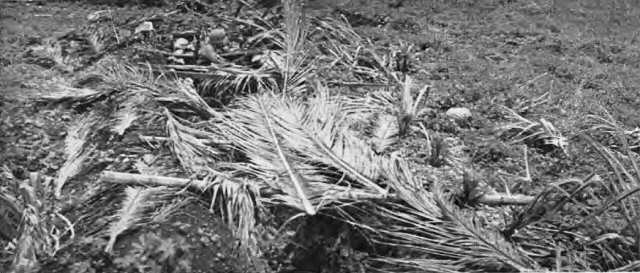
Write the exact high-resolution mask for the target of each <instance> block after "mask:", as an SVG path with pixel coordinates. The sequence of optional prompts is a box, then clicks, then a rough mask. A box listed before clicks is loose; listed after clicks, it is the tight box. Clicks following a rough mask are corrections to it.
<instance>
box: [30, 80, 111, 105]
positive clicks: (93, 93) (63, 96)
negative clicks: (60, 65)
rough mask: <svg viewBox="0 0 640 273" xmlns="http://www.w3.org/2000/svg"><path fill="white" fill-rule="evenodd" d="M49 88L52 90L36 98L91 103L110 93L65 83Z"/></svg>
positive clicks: (49, 100)
mask: <svg viewBox="0 0 640 273" xmlns="http://www.w3.org/2000/svg"><path fill="white" fill-rule="evenodd" d="M47 89H49V90H50V91H49V92H46V93H43V94H40V95H39V97H38V98H36V99H37V100H39V101H45V102H53V103H67V102H68V103H90V102H93V101H96V100H97V99H99V98H101V97H104V96H105V95H108V94H109V93H110V92H109V91H100V90H95V89H91V88H75V87H71V86H69V85H67V84H63V83H58V84H54V85H51V86H48V88H47Z"/></svg>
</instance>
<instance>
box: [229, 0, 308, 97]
mask: <svg viewBox="0 0 640 273" xmlns="http://www.w3.org/2000/svg"><path fill="white" fill-rule="evenodd" d="M302 6H303V2H302V1H295V0H286V1H283V12H284V14H283V15H284V27H283V28H276V27H274V26H272V25H271V24H269V23H268V22H265V21H262V20H256V21H257V23H256V22H251V21H246V20H238V21H240V22H241V23H245V24H248V25H250V26H253V27H255V28H257V29H258V30H259V31H260V33H258V34H256V35H254V36H253V37H250V38H249V39H248V40H249V41H250V42H252V43H257V42H270V43H272V44H275V45H276V46H277V47H278V48H279V50H275V51H267V52H265V54H263V55H259V56H256V58H254V59H255V60H260V61H261V62H262V63H263V69H267V70H271V69H274V70H275V71H277V72H278V74H279V77H280V79H279V80H281V82H279V87H280V91H281V92H282V93H283V94H294V95H299V94H301V93H303V92H305V91H306V90H307V88H306V87H305V84H304V83H305V81H307V79H308V78H309V76H310V72H311V71H312V70H313V65H312V64H311V63H310V61H309V57H308V56H309V54H307V52H306V49H305V42H306V40H307V24H306V23H307V22H306V18H305V14H304V10H303V8H302Z"/></svg>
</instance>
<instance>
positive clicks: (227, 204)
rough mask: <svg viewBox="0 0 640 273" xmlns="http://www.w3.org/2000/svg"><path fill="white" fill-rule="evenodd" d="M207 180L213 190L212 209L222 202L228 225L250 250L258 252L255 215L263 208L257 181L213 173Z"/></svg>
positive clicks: (222, 210)
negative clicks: (218, 202) (218, 201)
mask: <svg viewBox="0 0 640 273" xmlns="http://www.w3.org/2000/svg"><path fill="white" fill-rule="evenodd" d="M207 180H209V181H210V184H211V189H212V190H213V198H212V200H211V209H213V206H214V205H215V204H216V200H218V198H219V200H220V201H221V205H220V209H221V212H222V215H224V216H225V218H226V222H227V225H229V227H230V229H231V230H232V231H233V233H234V235H235V236H236V238H239V239H240V241H241V242H242V243H243V245H244V246H247V247H248V249H249V250H251V251H256V247H257V245H256V243H257V242H256V238H255V236H254V232H253V231H254V230H255V222H256V217H257V215H255V213H256V212H257V211H259V210H260V209H261V207H262V205H261V203H260V200H261V198H260V189H259V188H258V186H257V185H259V183H258V182H257V181H250V180H247V179H231V178H229V177H228V176H226V175H222V174H220V173H212V174H211V175H210V176H209V177H207Z"/></svg>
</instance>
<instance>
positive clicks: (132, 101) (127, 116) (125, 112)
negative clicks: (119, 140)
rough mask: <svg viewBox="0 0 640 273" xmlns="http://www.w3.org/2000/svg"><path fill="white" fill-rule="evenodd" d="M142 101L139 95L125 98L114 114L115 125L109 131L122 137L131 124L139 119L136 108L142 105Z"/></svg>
mask: <svg viewBox="0 0 640 273" xmlns="http://www.w3.org/2000/svg"><path fill="white" fill-rule="evenodd" d="M143 100H144V99H143V98H142V95H141V94H135V95H132V96H130V97H129V98H127V99H126V100H125V102H124V103H122V105H121V108H120V109H118V110H117V111H116V113H115V121H116V124H115V125H113V126H112V127H111V131H112V132H114V133H116V134H118V135H123V134H124V132H125V131H126V130H127V129H128V128H129V127H130V126H131V125H132V124H133V122H134V121H136V120H137V119H138V118H139V115H138V109H137V108H138V107H140V106H143V105H144V103H143Z"/></svg>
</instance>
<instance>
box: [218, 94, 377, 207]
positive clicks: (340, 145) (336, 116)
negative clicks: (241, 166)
mask: <svg viewBox="0 0 640 273" xmlns="http://www.w3.org/2000/svg"><path fill="white" fill-rule="evenodd" d="M322 93H324V92H323V91H319V92H318V94H319V95H318V96H317V97H315V98H312V99H309V100H308V101H307V102H304V101H300V100H296V99H291V98H286V97H285V98H282V97H279V96H276V95H275V94H269V93H267V94H262V95H254V96H251V97H248V98H246V99H244V100H241V101H238V103H237V104H236V105H235V107H234V108H233V109H232V110H230V112H229V113H228V118H227V120H226V121H225V124H224V126H223V127H224V128H223V129H221V130H222V131H223V132H224V135H226V136H228V138H229V141H230V142H231V143H234V145H236V146H237V147H238V148H239V149H240V150H241V151H242V152H243V153H244V154H245V155H246V156H247V157H248V158H249V160H250V162H251V164H250V166H249V167H248V168H247V169H246V170H242V171H248V172H250V173H253V174H255V175H256V176H257V177H260V178H261V180H263V181H265V182H266V183H267V184H269V185H271V186H272V187H274V188H277V189H280V190H282V191H283V192H284V193H286V194H285V195H276V196H272V198H276V199H279V202H284V203H286V204H289V205H292V204H296V203H297V204H300V205H302V204H301V203H300V200H299V195H300V194H299V190H297V189H296V187H298V186H297V185H296V184H294V183H298V184H299V185H300V186H301V187H302V188H306V189H303V190H302V191H303V192H304V193H305V196H306V198H308V199H310V203H312V204H318V202H320V200H325V201H323V202H327V203H331V201H330V200H332V199H331V198H330V196H327V195H326V194H325V192H323V191H324V190H327V189H328V188H331V187H327V186H323V183H331V180H330V179H328V177H327V176H326V175H328V174H331V173H334V174H333V175H332V176H335V177H340V176H342V175H344V176H345V177H346V178H349V180H350V182H351V183H354V185H353V186H357V187H354V189H356V190H357V189H358V188H359V187H360V189H362V190H365V191H369V193H379V194H384V193H386V191H385V190H384V189H383V188H381V187H380V186H378V185H377V184H376V182H375V180H376V179H377V178H378V177H379V176H380V175H381V167H380V166H381V162H384V158H382V157H380V156H377V155H376V154H375V152H374V151H373V150H372V149H371V148H370V147H369V145H368V144H367V143H366V142H364V141H362V140H360V139H358V138H357V137H355V136H353V135H350V134H349V133H348V132H346V131H345V130H343V129H347V128H345V126H346V124H344V123H343V120H344V119H343V115H341V108H340V105H339V104H338V103H337V102H335V101H332V100H331V99H330V98H329V97H328V95H327V94H325V95H321V94H322ZM262 109H264V110H262ZM266 109H269V110H266ZM265 113H266V114H265ZM265 116H268V118H269V122H266V121H265ZM256 121H263V122H256ZM274 135H275V136H277V137H274ZM274 139H277V141H278V143H277V145H275V144H274ZM285 159H286V162H285ZM323 165H324V166H329V167H330V168H331V169H327V168H321V167H318V166H323ZM298 177H301V179H299V178H298ZM301 181H303V182H301ZM287 185H288V186H287ZM327 185H329V186H330V185H331V184H327ZM291 196H294V197H295V198H294V199H291ZM295 200H298V201H297V202H296V201H295ZM274 201H275V200H274ZM296 207H300V208H303V209H306V208H304V207H303V206H296Z"/></svg>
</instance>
